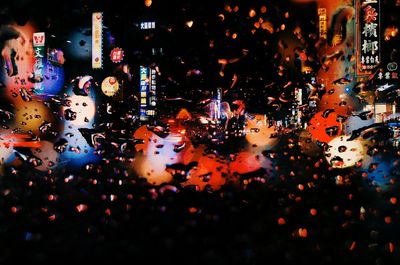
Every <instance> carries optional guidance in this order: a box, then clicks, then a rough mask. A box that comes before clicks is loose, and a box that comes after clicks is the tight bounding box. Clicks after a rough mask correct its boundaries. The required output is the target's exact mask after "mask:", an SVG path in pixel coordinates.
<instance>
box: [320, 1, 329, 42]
mask: <svg viewBox="0 0 400 265" xmlns="http://www.w3.org/2000/svg"><path fill="white" fill-rule="evenodd" d="M318 21H319V24H318V25H319V38H320V39H322V40H326V38H327V36H328V33H327V27H326V21H327V17H326V8H318Z"/></svg>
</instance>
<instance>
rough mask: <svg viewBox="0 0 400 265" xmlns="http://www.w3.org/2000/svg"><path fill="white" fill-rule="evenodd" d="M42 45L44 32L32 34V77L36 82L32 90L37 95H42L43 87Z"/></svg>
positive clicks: (43, 55)
mask: <svg viewBox="0 0 400 265" xmlns="http://www.w3.org/2000/svg"><path fill="white" fill-rule="evenodd" d="M44 45H45V34H44V32H36V33H33V50H34V54H33V55H34V58H35V64H34V75H35V80H38V82H36V83H35V85H34V88H35V92H36V93H38V94H41V93H43V90H44V86H43V82H42V80H43V76H44V64H45V62H44V57H45V52H44Z"/></svg>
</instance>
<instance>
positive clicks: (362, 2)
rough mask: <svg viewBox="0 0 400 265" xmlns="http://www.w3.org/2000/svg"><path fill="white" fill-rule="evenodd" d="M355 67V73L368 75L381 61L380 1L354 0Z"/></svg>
mask: <svg viewBox="0 0 400 265" xmlns="http://www.w3.org/2000/svg"><path fill="white" fill-rule="evenodd" d="M356 14H357V24H356V27H357V29H356V36H357V40H356V54H357V61H356V68H357V75H359V76H362V75H368V74H370V73H371V72H372V71H374V70H375V69H376V68H377V66H378V65H379V64H380V62H381V55H380V54H381V51H380V2H379V1H378V0H356Z"/></svg>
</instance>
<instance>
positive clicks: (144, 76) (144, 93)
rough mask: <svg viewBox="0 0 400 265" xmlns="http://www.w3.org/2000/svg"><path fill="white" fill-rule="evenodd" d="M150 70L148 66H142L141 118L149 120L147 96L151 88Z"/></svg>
mask: <svg viewBox="0 0 400 265" xmlns="http://www.w3.org/2000/svg"><path fill="white" fill-rule="evenodd" d="M148 76H149V72H148V68H147V67H143V66H140V120H141V121H147V120H148V119H149V117H148V116H147V112H146V111H147V107H148V106H147V96H148V90H149V79H148Z"/></svg>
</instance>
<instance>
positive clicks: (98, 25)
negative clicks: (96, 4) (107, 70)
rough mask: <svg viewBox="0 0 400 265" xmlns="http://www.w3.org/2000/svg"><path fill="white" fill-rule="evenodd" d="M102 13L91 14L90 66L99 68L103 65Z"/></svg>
mask: <svg viewBox="0 0 400 265" xmlns="http://www.w3.org/2000/svg"><path fill="white" fill-rule="evenodd" d="M102 46H103V13H101V12H96V13H93V16H92V68H93V69H100V68H102V66H103V57H102Z"/></svg>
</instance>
